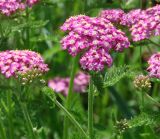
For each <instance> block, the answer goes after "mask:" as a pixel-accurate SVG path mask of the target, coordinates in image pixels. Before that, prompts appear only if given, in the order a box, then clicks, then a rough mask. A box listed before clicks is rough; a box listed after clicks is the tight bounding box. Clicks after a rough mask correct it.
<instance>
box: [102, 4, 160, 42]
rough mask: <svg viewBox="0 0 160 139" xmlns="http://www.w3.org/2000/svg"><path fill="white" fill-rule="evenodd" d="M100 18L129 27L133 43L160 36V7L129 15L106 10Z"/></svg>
mask: <svg viewBox="0 0 160 139" xmlns="http://www.w3.org/2000/svg"><path fill="white" fill-rule="evenodd" d="M100 16H101V17H103V18H105V19H108V20H109V21H111V22H113V23H115V22H116V23H119V24H121V25H124V26H128V27H129V30H130V31H131V36H132V39H133V41H140V40H144V39H148V38H150V37H151V36H157V35H160V5H157V6H154V7H152V8H148V9H146V10H141V9H134V10H131V11H130V12H128V13H124V12H123V11H122V10H119V9H117V10H116V9H115V10H104V11H102V12H101V13H100Z"/></svg>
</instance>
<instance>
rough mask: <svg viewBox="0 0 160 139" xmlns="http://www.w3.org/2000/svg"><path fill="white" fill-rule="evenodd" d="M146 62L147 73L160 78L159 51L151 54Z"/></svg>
mask: <svg viewBox="0 0 160 139" xmlns="http://www.w3.org/2000/svg"><path fill="white" fill-rule="evenodd" d="M148 64H149V67H148V69H147V70H148V72H149V75H150V76H151V77H155V78H159V79H160V52H158V53H156V54H153V55H152V56H151V57H150V59H149V60H148Z"/></svg>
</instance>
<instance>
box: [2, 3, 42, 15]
mask: <svg viewBox="0 0 160 139" xmlns="http://www.w3.org/2000/svg"><path fill="white" fill-rule="evenodd" d="M38 1H39V0H25V1H23V0H0V13H2V14H4V15H7V16H9V15H11V14H13V13H15V12H16V11H18V10H24V9H25V8H26V6H29V7H31V6H33V5H34V4H35V3H37V2H38Z"/></svg>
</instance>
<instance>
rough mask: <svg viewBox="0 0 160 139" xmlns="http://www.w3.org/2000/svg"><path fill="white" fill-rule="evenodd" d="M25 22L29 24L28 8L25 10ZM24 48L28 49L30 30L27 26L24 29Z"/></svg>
mask: <svg viewBox="0 0 160 139" xmlns="http://www.w3.org/2000/svg"><path fill="white" fill-rule="evenodd" d="M26 22H27V23H29V8H28V7H27V8H26ZM26 46H27V48H30V28H29V26H27V28H26Z"/></svg>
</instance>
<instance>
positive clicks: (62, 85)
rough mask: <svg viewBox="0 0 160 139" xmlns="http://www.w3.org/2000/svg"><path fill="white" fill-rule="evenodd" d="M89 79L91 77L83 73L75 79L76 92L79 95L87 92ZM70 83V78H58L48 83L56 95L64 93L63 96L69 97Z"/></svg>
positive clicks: (78, 74)
mask: <svg viewBox="0 0 160 139" xmlns="http://www.w3.org/2000/svg"><path fill="white" fill-rule="evenodd" d="M89 79H90V77H89V75H87V74H85V73H83V72H79V73H77V75H76V76H75V79H74V91H75V92H79V93H81V92H85V91H86V89H87V86H88V84H89ZM69 81H70V79H69V78H68V77H67V78H61V77H56V78H54V79H51V80H49V81H48V86H49V87H50V88H52V89H53V90H54V91H55V92H56V93H62V94H63V95H65V96H67V94H68V88H69Z"/></svg>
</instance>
